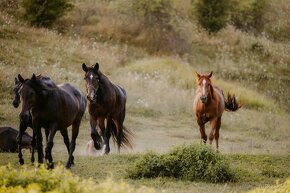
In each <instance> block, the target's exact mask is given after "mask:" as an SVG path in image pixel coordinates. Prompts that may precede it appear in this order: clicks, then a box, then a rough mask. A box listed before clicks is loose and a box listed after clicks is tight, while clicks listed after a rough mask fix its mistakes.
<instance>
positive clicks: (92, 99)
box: [87, 95, 96, 103]
mask: <svg viewBox="0 0 290 193" xmlns="http://www.w3.org/2000/svg"><path fill="white" fill-rule="evenodd" d="M87 100H88V101H90V103H95V102H96V98H95V97H93V98H92V97H90V96H89V95H87Z"/></svg>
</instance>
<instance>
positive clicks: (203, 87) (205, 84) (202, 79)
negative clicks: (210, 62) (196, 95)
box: [196, 72, 213, 104]
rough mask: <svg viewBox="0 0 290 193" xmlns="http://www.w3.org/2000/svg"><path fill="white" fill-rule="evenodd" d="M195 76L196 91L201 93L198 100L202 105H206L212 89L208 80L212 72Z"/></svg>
mask: <svg viewBox="0 0 290 193" xmlns="http://www.w3.org/2000/svg"><path fill="white" fill-rule="evenodd" d="M196 76H197V85H198V90H199V92H201V97H200V100H201V102H202V103H204V104H206V103H207V101H208V98H209V97H210V95H211V94H212V92H213V88H212V84H211V80H210V78H211V76H212V72H210V73H209V74H205V75H200V74H198V73H196Z"/></svg>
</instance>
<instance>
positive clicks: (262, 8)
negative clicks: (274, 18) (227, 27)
mask: <svg viewBox="0 0 290 193" xmlns="http://www.w3.org/2000/svg"><path fill="white" fill-rule="evenodd" d="M267 6H268V0H247V1H234V3H233V7H232V12H231V22H232V24H233V25H234V26H235V27H236V28H238V29H241V30H243V31H247V32H253V33H255V34H258V33H261V32H262V31H263V30H264V25H265V23H266V20H265V17H264V15H265V13H266V10H267Z"/></svg>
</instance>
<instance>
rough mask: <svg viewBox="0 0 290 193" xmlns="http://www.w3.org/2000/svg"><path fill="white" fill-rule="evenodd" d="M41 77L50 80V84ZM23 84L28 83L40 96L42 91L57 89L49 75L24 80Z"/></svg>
mask: <svg viewBox="0 0 290 193" xmlns="http://www.w3.org/2000/svg"><path fill="white" fill-rule="evenodd" d="M42 78H45V80H50V81H51V83H50V84H45V83H44V82H43V81H42ZM25 84H27V85H29V86H30V87H31V88H32V89H33V90H35V92H36V93H37V94H40V95H41V96H42V91H55V90H56V89H58V87H57V85H56V84H55V83H54V82H53V81H52V80H51V79H50V78H49V77H41V79H36V80H30V79H27V80H25Z"/></svg>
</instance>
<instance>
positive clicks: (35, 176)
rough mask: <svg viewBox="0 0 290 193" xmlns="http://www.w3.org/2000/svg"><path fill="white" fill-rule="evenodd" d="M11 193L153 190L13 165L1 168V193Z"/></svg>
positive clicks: (144, 192) (59, 169) (148, 192)
mask: <svg viewBox="0 0 290 193" xmlns="http://www.w3.org/2000/svg"><path fill="white" fill-rule="evenodd" d="M2 192H3V193H4V192H5V193H12V192H39V193H42V192H43V193H44V192H54V193H61V192H70V193H78V192H79V193H90V192H97V193H102V192H104V193H125V192H126V193H127V192H128V193H133V192H138V193H154V192H156V191H155V190H153V189H150V188H146V187H141V188H138V189H136V188H133V187H131V186H130V185H128V184H127V183H125V182H115V181H114V180H113V179H112V178H107V180H105V181H103V182H100V183H99V184H97V183H95V182H94V181H92V180H91V179H82V178H80V177H78V176H76V175H74V174H72V173H71V172H70V171H68V170H65V169H64V168H63V167H61V166H58V167H56V168H55V169H53V170H47V169H45V168H44V167H43V165H42V166H41V167H40V168H37V167H35V168H30V169H29V168H27V167H22V168H21V169H20V170H19V171H18V170H16V169H13V168H12V166H10V165H8V166H1V167H0V193H2Z"/></svg>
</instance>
